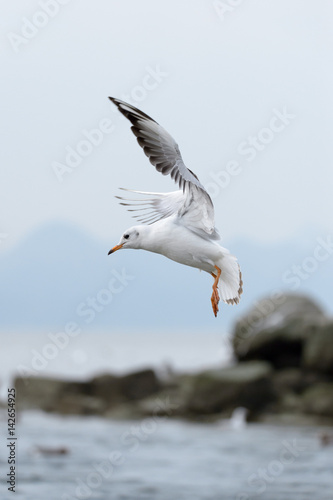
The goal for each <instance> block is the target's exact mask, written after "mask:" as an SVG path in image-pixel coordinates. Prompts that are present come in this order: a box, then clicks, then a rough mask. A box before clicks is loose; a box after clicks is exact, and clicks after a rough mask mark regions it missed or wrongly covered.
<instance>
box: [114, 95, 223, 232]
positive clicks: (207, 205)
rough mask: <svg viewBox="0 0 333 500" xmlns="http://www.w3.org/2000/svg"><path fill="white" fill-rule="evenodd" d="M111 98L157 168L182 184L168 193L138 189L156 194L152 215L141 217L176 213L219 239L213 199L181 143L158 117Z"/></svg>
mask: <svg viewBox="0 0 333 500" xmlns="http://www.w3.org/2000/svg"><path fill="white" fill-rule="evenodd" d="M109 99H110V100H111V101H112V102H113V103H114V104H115V105H116V106H117V108H118V109H119V111H120V112H121V113H122V114H123V115H124V116H125V117H126V118H127V119H128V120H129V121H130V122H131V123H132V127H131V130H132V132H133V133H134V135H135V136H136V138H137V141H138V143H139V144H140V146H141V147H142V148H143V150H144V152H145V154H146V155H147V156H148V158H149V160H150V162H151V163H152V164H153V165H154V166H155V168H156V170H158V171H159V172H161V173H162V174H163V175H168V174H170V175H171V178H172V179H174V181H175V182H176V183H178V184H179V187H180V188H181V190H180V191H176V192H173V193H165V194H162V193H144V192H143V193H142V192H139V191H135V192H136V193H138V194H146V195H151V196H152V197H153V198H150V199H149V200H147V201H146V203H147V208H150V209H151V211H152V215H153V216H154V217H153V218H152V219H151V218H148V219H147V218H144V217H143V218H141V221H142V222H150V223H154V222H157V220H160V219H162V218H165V217H169V216H171V215H173V214H177V215H178V219H177V220H178V222H179V223H180V224H183V225H185V226H186V227H187V228H188V229H190V230H191V231H193V232H195V233H197V234H199V235H200V236H202V237H204V238H209V239H219V235H218V232H217V231H216V229H215V224H214V207H213V203H212V200H211V198H210V196H209V194H208V193H207V191H206V190H205V188H204V187H203V185H202V184H201V183H200V181H199V179H198V178H197V176H196V175H195V174H194V173H193V172H192V171H191V170H189V169H188V168H187V167H186V166H185V164H184V162H183V159H182V157H181V154H180V151H179V147H178V144H177V143H176V142H175V140H174V139H173V137H172V136H171V135H170V134H169V133H168V132H167V131H166V130H165V129H164V128H163V127H161V126H160V125H159V124H158V123H157V122H156V121H155V120H153V119H152V118H150V117H149V116H148V115H146V114H145V113H143V112H142V111H140V110H139V109H137V108H135V107H134V106H132V105H131V104H127V103H126V102H123V101H120V100H119V99H115V98H114V97H109ZM154 196H155V197H154ZM129 201H139V200H129ZM143 201H144V200H143ZM140 204H141V203H140ZM141 208H142V209H145V208H144V207H141ZM138 219H139V217H138Z"/></svg>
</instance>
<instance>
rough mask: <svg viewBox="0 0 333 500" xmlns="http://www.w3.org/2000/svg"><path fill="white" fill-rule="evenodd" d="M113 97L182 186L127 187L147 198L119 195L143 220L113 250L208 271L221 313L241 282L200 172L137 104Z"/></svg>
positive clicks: (153, 158)
mask: <svg viewBox="0 0 333 500" xmlns="http://www.w3.org/2000/svg"><path fill="white" fill-rule="evenodd" d="M109 99H110V100H111V101H112V102H113V103H114V104H115V105H116V106H117V108H118V110H119V111H120V112H121V113H122V114H123V115H124V116H125V117H126V118H127V119H128V120H129V121H130V122H131V123H132V127H131V129H132V132H133V133H134V135H135V136H136V137H137V141H138V143H139V144H140V146H141V147H142V148H143V150H144V152H145V154H146V155H147V156H148V158H149V160H150V162H151V163H152V164H153V165H154V166H155V168H156V170H158V171H159V172H161V173H162V174H163V175H168V174H170V175H171V178H172V179H174V181H175V182H176V183H177V184H178V185H179V188H180V189H179V190H178V191H172V192H171V193H148V192H145V191H132V190H130V189H125V191H130V192H132V193H135V194H138V195H140V196H141V195H143V196H144V197H145V198H140V199H125V198H122V197H119V196H117V197H116V198H118V199H120V200H122V202H121V204H122V205H125V206H129V207H130V208H129V211H133V212H134V211H141V213H140V214H139V215H134V217H135V218H136V219H137V220H138V222H142V224H140V225H137V226H133V227H130V228H129V229H127V230H126V231H125V232H124V234H123V235H122V237H121V239H120V242H119V243H118V245H116V246H114V247H113V248H112V249H111V250H110V251H109V255H110V254H112V253H114V252H115V251H116V250H119V249H121V248H134V249H142V250H148V251H149V252H155V253H159V254H162V255H165V257H168V258H169V259H171V260H174V261H176V262H179V263H180V264H184V265H186V266H190V267H196V268H198V269H201V270H203V271H206V272H207V273H210V274H211V275H212V276H213V278H214V283H213V294H212V297H211V303H212V307H213V312H214V315H215V316H217V313H218V310H219V308H218V304H219V301H220V296H221V298H222V300H223V301H224V302H226V303H227V304H238V302H239V299H240V295H241V293H242V291H243V289H242V285H243V282H242V274H241V272H240V268H239V265H238V262H237V259H236V257H234V256H233V255H231V254H230V252H229V251H228V250H227V249H226V248H223V247H221V246H220V245H219V244H218V243H217V240H219V239H220V236H219V233H218V231H217V230H216V228H215V224H214V206H213V203H212V200H211V198H210V196H209V194H208V193H207V191H206V189H205V188H204V186H203V185H202V184H201V183H200V181H199V179H198V177H197V176H196V175H195V174H194V173H193V172H192V171H191V170H189V169H188V168H187V167H186V166H185V165H184V163H183V160H182V157H181V154H180V151H179V147H178V145H177V143H176V142H175V141H174V139H173V138H172V137H171V135H170V134H169V133H168V132H167V131H166V130H164V128H162V127H161V126H160V125H159V124H158V123H157V122H156V121H155V120H153V119H152V118H150V117H149V116H148V115H146V114H145V113H143V112H142V111H140V110H139V109H137V108H135V107H134V106H132V105H130V104H127V103H126V102H123V101H120V100H119V99H115V98H114V97H109ZM125 201H126V203H125ZM127 202H129V203H127ZM133 207H136V208H133Z"/></svg>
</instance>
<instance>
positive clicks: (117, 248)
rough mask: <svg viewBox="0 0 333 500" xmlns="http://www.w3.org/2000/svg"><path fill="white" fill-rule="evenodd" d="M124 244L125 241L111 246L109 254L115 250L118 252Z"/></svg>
mask: <svg viewBox="0 0 333 500" xmlns="http://www.w3.org/2000/svg"><path fill="white" fill-rule="evenodd" d="M122 246H123V243H122V244H121V245H116V246H115V247H113V248H111V250H110V252H109V253H108V255H111V254H112V253H113V252H116V251H117V250H120V248H122Z"/></svg>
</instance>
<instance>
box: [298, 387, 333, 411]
mask: <svg viewBox="0 0 333 500" xmlns="http://www.w3.org/2000/svg"><path fill="white" fill-rule="evenodd" d="M302 400H303V412H305V413H313V414H316V415H321V416H325V417H330V418H333V383H332V382H321V383H319V384H315V385H314V386H313V387H310V388H309V389H307V390H306V391H305V393H304V394H303V398H302Z"/></svg>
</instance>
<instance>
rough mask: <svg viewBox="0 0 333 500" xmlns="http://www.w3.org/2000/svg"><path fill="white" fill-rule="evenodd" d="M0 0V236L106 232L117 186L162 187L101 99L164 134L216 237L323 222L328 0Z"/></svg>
mask: <svg viewBox="0 0 333 500" xmlns="http://www.w3.org/2000/svg"><path fill="white" fill-rule="evenodd" d="M237 3H238V6H237V7H235V6H234V7H231V5H232V4H233V5H235V4H237ZM42 5H44V7H42ZM1 10H2V15H1V18H2V28H1V29H2V51H1V68H2V92H1V95H0V100H1V115H0V120H1V135H2V147H1V152H0V155H1V172H2V173H1V184H0V208H1V210H0V234H2V235H4V234H5V235H7V237H6V238H4V237H3V238H2V239H3V240H5V241H2V243H3V244H4V245H5V246H7V247H8V248H9V247H10V246H11V245H13V244H15V243H16V242H18V241H19V240H20V239H21V238H22V236H23V235H26V234H27V233H29V232H30V231H31V230H32V229H36V228H37V227H38V226H39V225H41V224H45V223H48V222H49V221H51V220H55V219H58V220H59V219H63V220H67V221H71V222H74V223H76V224H78V225H80V226H83V227H84V228H85V229H86V230H88V231H89V232H91V233H93V234H94V235H95V236H97V237H100V238H103V239H109V240H110V243H111V244H114V243H115V241H114V239H115V238H116V241H118V238H119V236H120V234H121V233H122V232H123V230H124V229H125V228H127V227H129V226H131V225H132V223H133V222H132V220H131V218H130V215H129V214H128V213H127V212H126V211H125V210H124V209H123V207H121V206H119V205H118V204H117V201H116V200H115V198H114V195H117V194H118V193H117V188H118V187H119V186H124V187H128V188H133V189H141V190H151V191H170V190H172V189H174V186H173V183H172V182H171V181H170V180H169V179H167V178H165V177H163V176H161V175H160V174H158V173H156V172H155V170H154V168H153V166H152V165H150V163H149V162H148V159H147V158H146V157H145V156H144V154H143V153H142V151H141V150H140V148H139V146H138V145H137V143H136V141H135V138H134V136H133V135H132V134H131V132H130V130H129V123H127V121H126V120H124V119H121V118H120V117H119V115H118V114H117V111H116V110H115V109H113V108H114V107H113V105H112V104H111V102H110V101H108V99H107V96H108V95H113V96H116V97H120V98H123V99H130V101H131V102H132V103H136V104H137V106H138V107H139V108H141V109H142V110H143V111H144V112H146V113H147V114H149V115H150V116H152V117H153V118H154V119H155V120H156V121H158V122H159V123H160V124H162V125H163V126H164V127H165V128H166V129H167V130H168V131H169V132H170V133H171V134H172V135H173V136H174V138H175V139H176V141H177V142H178V144H179V146H180V149H181V151H182V155H183V158H184V161H185V163H186V165H187V166H188V167H189V168H191V169H192V170H194V172H195V173H196V174H197V175H198V176H199V178H200V180H201V182H202V183H203V184H204V185H206V186H207V189H209V190H210V192H211V195H212V197H213V199H214V203H215V208H216V224H217V227H218V228H219V230H220V232H221V234H222V235H223V237H224V238H225V239H227V240H231V239H235V238H241V237H245V238H246V237H249V238H251V239H253V240H256V241H263V242H267V243H269V242H272V241H274V240H283V239H289V238H292V237H293V236H297V235H299V234H304V232H306V231H308V230H309V231H311V233H313V234H315V235H322V234H327V233H329V232H330V231H331V228H332V213H333V196H332V181H333V169H332V162H331V156H332V155H331V142H332V140H331V139H332V138H331V134H332V121H331V116H332V88H333V81H332V80H333V78H332V42H333V30H332V14H333V4H332V2H331V1H329V0H321V1H320V2H317V3H315V2H313V1H310V0H292V1H291V0H278V1H277V0H276V1H270V2H267V1H266V0H246V1H243V2H241V1H239V2H235V1H233V2H231V0H230V1H228V0H226V1H225V2H214V1H208V0H206V1H204V0H183V1H179V0H168V1H167V2H161V1H156V0H140V1H137V0H127V1H125V2H120V1H115V0H100V1H95V2H91V1H88V0H81V1H78V0H70V1H68V2H66V1H65V0H62V1H61V5H60V0H59V2H57V1H56V0H52V1H51V0H50V1H49V2H47V0H40V1H29V2H27V1H26V0H20V1H19V0H18V1H16V2H15V7H14V6H13V4H12V3H10V2H6V3H5V2H2V3H1ZM97 128H99V129H100V132H99V133H96V132H94V133H93V134H92V135H91V131H92V129H97ZM89 139H90V142H87V141H88V140H89ZM82 141H85V142H82ZM91 141H94V142H95V145H94V144H91ZM73 151H76V153H73ZM78 151H79V154H78ZM66 155H67V159H66ZM75 164H76V166H74V165H75Z"/></svg>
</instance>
